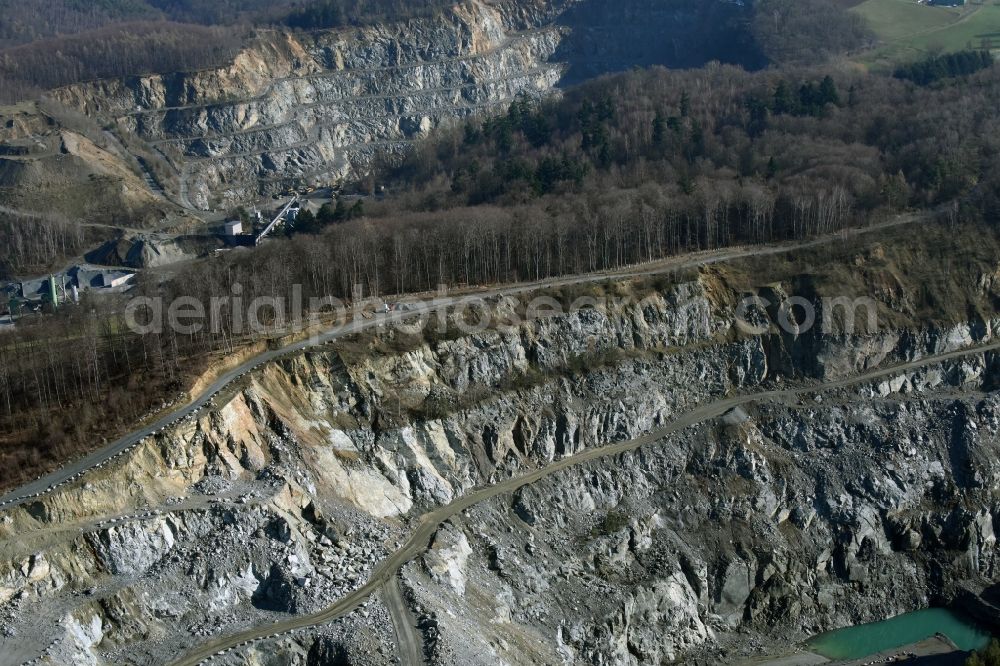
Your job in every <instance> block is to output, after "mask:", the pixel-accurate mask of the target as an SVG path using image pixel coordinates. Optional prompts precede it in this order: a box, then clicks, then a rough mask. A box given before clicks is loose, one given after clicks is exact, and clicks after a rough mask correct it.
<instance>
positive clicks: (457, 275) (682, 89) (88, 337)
mask: <svg viewBox="0 0 1000 666" xmlns="http://www.w3.org/2000/svg"><path fill="white" fill-rule="evenodd" d="M998 174H1000V68H995V67H993V68H990V69H987V70H983V71H980V72H978V73H975V74H972V75H969V76H965V77H959V78H955V79H948V80H945V81H941V82H939V83H938V84H937V85H934V86H929V87H928V86H918V85H917V84H915V83H913V82H910V81H905V80H900V79H896V78H893V77H886V76H876V75H870V74H864V73H859V72H857V71H855V70H851V69H844V70H837V69H834V70H830V69H828V68H826V69H810V68H806V69H787V68H786V69H783V70H773V71H772V70H768V71H764V72H757V73H748V72H746V71H744V70H742V69H740V68H737V67H730V66H720V65H714V66H710V67H708V68H704V69H700V70H690V71H670V70H665V69H658V68H657V69H651V70H648V71H639V72H631V73H628V74H622V75H616V76H610V77H606V78H602V79H600V80H597V81H594V82H591V83H589V84H586V85H583V86H581V87H578V88H574V89H572V90H570V91H568V92H567V94H566V95H565V96H564V97H562V98H561V99H558V100H552V101H547V102H544V103H542V104H541V105H540V106H536V105H534V104H532V103H529V102H528V101H527V100H519V101H517V102H516V103H514V104H513V105H512V106H511V108H510V110H509V111H508V112H507V113H506V114H503V115H501V116H499V117H496V118H490V119H486V120H475V121H471V122H469V123H468V124H467V125H465V126H462V127H459V128H457V129H455V130H454V131H450V132H446V133H444V134H442V135H440V136H439V137H438V138H437V139H436V140H434V141H430V142H428V143H426V145H425V146H424V147H423V149H421V150H420V151H418V152H416V153H414V154H413V156H412V158H411V159H410V160H409V161H407V163H406V164H405V165H403V166H402V167H401V168H399V169H398V170H396V171H393V172H391V173H387V174H386V175H385V176H384V179H383V182H386V183H387V184H388V186H389V192H390V194H389V196H388V197H387V198H386V199H385V201H382V202H375V201H370V202H368V203H367V204H366V205H360V204H347V203H343V204H341V205H338V206H336V207H331V208H328V209H326V210H325V211H324V212H321V214H320V215H319V216H318V217H313V219H311V220H309V219H308V217H307V218H306V219H304V221H303V225H302V227H300V228H299V229H298V233H297V234H295V235H293V237H292V238H290V239H286V240H281V241H276V242H273V243H269V244H268V245H266V246H264V247H262V248H259V249H258V250H256V251H254V252H253V253H247V254H242V255H241V254H234V255H230V256H224V257H220V258H216V259H214V260H212V261H205V262H197V263H193V264H189V265H187V266H186V267H185V268H184V269H183V270H181V271H180V272H178V273H177V274H175V275H174V277H173V278H172V279H171V280H169V281H167V282H165V283H160V282H159V281H158V280H155V279H154V280H151V281H149V282H143V283H141V284H140V287H139V289H140V292H141V293H146V294H150V295H162V296H164V297H165V298H166V299H168V300H169V299H171V298H173V297H175V296H179V295H187V296H193V297H195V298H197V299H199V300H202V301H204V302H205V303H206V304H207V303H208V299H209V298H211V297H212V296H217V295H220V294H227V293H230V291H231V287H232V285H233V284H235V283H239V284H241V285H242V288H243V297H244V302H250V300H251V299H253V298H255V297H257V296H279V297H280V296H284V297H290V296H291V294H292V289H293V285H301V286H302V290H303V296H304V298H306V299H308V298H310V297H313V296H320V297H322V296H337V297H341V298H348V297H350V296H351V295H352V294H353V293H354V292H353V289H354V285H361V286H362V288H363V290H364V293H365V294H393V293H406V292H418V291H426V290H433V289H435V288H436V287H437V286H438V285H439V284H448V285H458V284H484V283H505V282H510V281H515V280H528V279H538V278H545V277H548V276H555V275H561V274H569V273H579V272H587V271H595V270H602V269H614V268H618V267H622V266H626V265H631V264H635V263H637V262H643V261H649V260H653V259H657V258H660V257H665V256H669V255H671V254H675V253H679V252H686V251H692V250H699V249H707V248H716V247H722V246H726V245H730V244H735V243H740V244H743V243H765V242H771V241H776V240H781V239H791V238H803V237H809V236H812V235H815V234H822V233H829V232H833V231H836V230H839V229H843V228H845V227H849V226H852V225H866V224H869V223H871V222H873V221H876V220H879V219H884V218H885V217H886V216H889V215H892V214H896V213H898V212H900V211H903V210H907V209H912V208H918V209H932V210H933V209H936V210H937V211H938V212H939V214H940V215H942V216H943V217H944V218H945V219H950V220H957V219H963V220H986V221H988V222H995V221H996V220H997V219H1000V203H998V202H1000V175H998ZM55 240H56V242H58V237H56V238H55ZM102 307H104V306H102V305H101V304H98V303H88V304H85V306H84V307H81V308H68V309H64V310H62V311H60V312H59V313H57V314H56V315H54V316H51V317H46V318H40V319H38V320H36V321H34V322H32V321H25V322H24V325H23V326H22V327H20V330H18V331H17V332H15V333H9V334H7V337H6V338H5V342H6V343H7V344H6V345H5V346H4V347H3V348H2V351H0V354H2V355H3V358H0V439H2V438H6V439H7V440H8V445H6V446H5V447H4V449H5V450H6V451H7V452H8V453H7V458H6V461H7V463H8V468H9V469H12V470H16V469H24V470H29V469H34V466H35V464H36V463H37V462H38V459H41V460H44V459H46V458H47V457H49V458H56V457H60V456H64V455H66V454H67V451H71V450H74V449H75V448H77V447H81V446H86V445H89V444H92V443H93V439H94V437H95V436H96V433H101V432H105V431H106V430H107V429H109V428H110V429H115V428H124V427H125V426H126V425H127V424H129V423H134V422H135V420H136V419H137V418H139V417H141V416H142V415H143V414H145V413H147V411H148V410H149V409H150V408H152V407H153V406H155V405H158V404H159V401H162V399H163V398H162V397H163V395H165V394H166V393H169V392H171V391H176V390H178V387H182V386H184V385H185V382H186V377H187V376H188V373H190V372H192V371H194V370H196V369H197V368H198V367H200V364H202V363H204V362H205V360H206V359H208V358H210V357H211V355H212V354H219V353H225V352H228V351H230V350H232V349H234V348H235V347H236V346H238V345H240V344H242V343H245V342H247V338H246V337H245V336H241V335H239V333H238V331H237V330H235V327H234V326H232V325H229V324H227V323H226V322H223V325H222V326H221V327H220V328H219V329H218V330H216V331H209V330H203V331H200V332H197V333H193V334H191V335H181V334H179V333H176V332H171V331H169V330H168V331H165V332H164V333H163V334H161V335H151V336H136V335H132V334H130V333H129V332H128V331H127V330H125V329H123V328H122V327H121V326H120V325H119V322H120V315H119V314H118V313H117V312H115V311H113V310H110V311H106V312H105V311H102V310H101V308H102ZM40 339H44V340H45V341H46V343H45V344H42V345H40V344H38V340H40ZM137 376H141V377H143V382H142V383H141V386H140V385H138V384H137V382H136V381H135V380H134V378H135V377H137ZM95 405H100V406H101V407H100V409H98V408H97V407H96V406H95ZM69 410H73V411H72V413H73V414H74V416H73V418H71V419H69V418H64V417H62V416H59V415H60V414H66V413H70V412H69ZM23 442H32V443H34V444H37V443H39V442H42V443H43V444H41V445H40V446H36V445H32V446H27V447H24V446H21V444H20V443H23ZM39 456H40V458H38V457H39ZM33 457H35V458H36V459H34V462H33Z"/></svg>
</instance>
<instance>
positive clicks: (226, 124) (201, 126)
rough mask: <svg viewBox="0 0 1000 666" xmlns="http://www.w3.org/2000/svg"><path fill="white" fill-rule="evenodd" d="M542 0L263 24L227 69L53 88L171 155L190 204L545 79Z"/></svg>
mask: <svg viewBox="0 0 1000 666" xmlns="http://www.w3.org/2000/svg"><path fill="white" fill-rule="evenodd" d="M549 18H550V14H549V12H547V11H545V10H543V9H542V8H531V6H530V5H529V6H527V7H518V6H517V5H515V4H512V3H499V4H493V3H485V2H479V1H476V2H470V3H464V4H460V5H457V6H456V7H455V8H454V10H452V11H449V12H446V13H444V14H443V15H441V16H440V17H437V18H432V19H426V20H417V21H409V22H406V23H401V24H389V25H379V26H373V27H368V28H360V29H350V30H340V31H334V32H319V33H297V34H281V33H277V32H263V33H261V34H260V35H259V36H258V37H257V39H256V40H255V43H254V44H253V45H251V46H249V47H248V48H246V49H245V50H244V51H243V52H242V53H241V54H240V55H239V56H238V57H237V58H236V60H235V62H233V64H232V65H230V66H228V67H226V68H223V69H219V70H210V71H203V72H195V73H190V74H175V75H164V76H152V77H143V78H136V79H130V80H126V81H122V80H114V81H100V82H97V83H93V84H83V85H78V86H72V87H70V88H66V89H64V90H61V91H58V93H57V94H58V97H59V98H60V100H61V101H63V102H64V103H66V104H68V105H70V106H72V107H74V108H78V109H80V110H82V111H85V112H86V113H88V114H90V115H100V116H112V117H114V118H116V119H117V121H118V124H119V126H120V127H121V129H122V130H123V131H125V132H128V133H132V134H135V135H138V136H139V137H141V138H143V139H145V140H146V141H148V142H150V143H151V144H153V145H155V146H156V147H157V148H158V149H159V150H160V151H162V152H163V153H164V154H166V155H167V156H169V157H170V158H172V160H173V161H174V163H175V164H176V165H177V167H178V169H179V170H180V171H181V172H182V173H181V175H182V179H183V180H184V183H183V184H182V187H183V192H182V194H183V195H184V198H186V199H187V202H186V203H190V204H193V205H194V206H197V207H199V208H207V207H209V206H213V205H216V204H217V203H219V202H218V201H216V200H215V199H213V195H214V193H219V192H225V194H224V195H222V196H225V197H228V198H231V199H245V198H247V197H248V196H250V195H251V194H256V193H257V192H258V189H260V190H262V191H263V192H273V191H279V190H280V189H282V188H283V187H286V186H287V184H288V183H290V182H294V181H297V180H305V181H308V182H316V183H320V184H329V183H332V182H334V181H336V180H337V179H339V178H341V177H344V176H347V175H348V174H350V173H352V171H353V172H355V173H356V172H363V171H364V169H365V168H366V165H367V164H368V163H369V162H370V160H371V159H372V158H373V157H374V156H375V155H376V154H379V153H389V154H392V153H398V152H399V151H400V150H403V149H404V148H405V147H406V146H407V145H408V143H409V142H411V141H412V140H414V139H416V138H419V137H421V136H423V135H424V134H426V133H427V132H428V131H429V130H431V129H432V128H434V127H436V126H438V125H441V124H443V123H446V122H448V121H449V120H452V119H457V118H463V117H465V116H467V115H469V114H472V113H482V112H490V111H493V110H496V109H500V108H504V107H505V105H507V104H509V102H510V101H511V100H513V99H514V98H516V97H517V96H518V95H521V94H527V95H538V94H540V93H542V92H545V91H548V90H549V89H551V88H552V87H553V86H554V85H555V84H556V83H557V82H558V81H559V78H560V76H561V73H562V66H561V65H560V64H558V63H556V62H549V60H550V58H551V56H552V55H553V53H554V52H555V50H556V48H557V46H558V44H559V41H560V39H561V29H560V28H559V27H558V26H555V25H552V24H551V23H550V22H549Z"/></svg>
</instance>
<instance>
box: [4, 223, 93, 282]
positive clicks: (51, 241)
mask: <svg viewBox="0 0 1000 666" xmlns="http://www.w3.org/2000/svg"><path fill="white" fill-rule="evenodd" d="M84 241H85V238H84V233H83V226H82V225H81V224H80V223H79V222H77V221H74V220H61V219H58V218H55V217H53V218H43V217H37V216H36V217H25V216H22V215H14V214H9V213H0V248H3V252H2V253H0V279H6V278H9V277H11V276H14V275H23V274H25V273H29V272H37V271H38V270H45V269H46V268H48V267H49V265H50V264H51V262H52V260H53V258H56V257H72V256H74V255H77V254H79V253H81V252H82V251H83V250H84V249H85V247H86V246H85V243H84Z"/></svg>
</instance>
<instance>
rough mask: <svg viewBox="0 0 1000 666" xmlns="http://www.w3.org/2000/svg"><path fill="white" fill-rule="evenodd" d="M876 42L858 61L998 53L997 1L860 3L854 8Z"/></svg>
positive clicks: (879, 63) (870, 62)
mask: <svg viewBox="0 0 1000 666" xmlns="http://www.w3.org/2000/svg"><path fill="white" fill-rule="evenodd" d="M851 11H855V12H857V13H858V14H860V15H861V16H863V17H864V18H865V20H866V21H867V22H868V24H869V25H870V26H871V28H872V30H874V31H875V33H876V34H877V35H878V36H879V38H881V40H882V44H881V45H880V46H879V47H878V48H876V49H875V50H874V51H872V52H869V53H866V54H864V55H863V56H861V57H860V58H859V59H860V60H861V61H862V62H864V63H865V64H868V65H872V66H890V65H892V64H893V63H897V62H902V61H910V60H917V59H919V58H922V57H924V56H926V55H927V54H929V53H935V52H947V51H960V50H962V49H966V48H975V49H978V48H984V47H985V48H989V49H992V50H1000V1H998V0H983V1H982V2H970V3H969V4H967V5H966V6H964V7H929V6H927V5H925V4H917V3H916V2H915V1H914V0H866V2H862V3H861V4H859V5H857V6H856V7H854V8H853V9H852V10H851Z"/></svg>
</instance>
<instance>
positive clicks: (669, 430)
mask: <svg viewBox="0 0 1000 666" xmlns="http://www.w3.org/2000/svg"><path fill="white" fill-rule="evenodd" d="M998 349H1000V342H992V343H990V344H986V345H981V346H978V347H971V348H966V349H961V350H957V351H952V352H948V353H944V354H936V355H932V356H926V357H924V358H922V359H919V360H916V361H911V362H908V363H901V364H898V365H894V366H889V367H885V368H880V369H877V370H872V371H869V372H865V373H862V374H859V375H856V376H853V377H849V378H844V379H839V380H835V381H830V382H824V383H822V384H816V385H811V386H804V387H797V388H789V389H782V390H773V391H762V392H760V393H752V394H747V395H740V396H732V397H728V398H723V399H721V400H717V401H715V402H711V403H708V404H705V405H702V406H700V407H697V408H695V409H693V410H691V411H689V412H687V413H685V414H682V415H680V416H679V417H678V418H677V419H676V420H674V421H673V422H671V423H670V424H668V425H666V426H664V427H662V428H658V429H656V430H654V431H652V432H650V433H648V434H647V435H644V436H643V437H639V438H637V439H632V440H628V441H624V442H618V443H615V444H609V445H607V446H601V447H598V448H592V449H588V450H585V451H583V452H581V453H578V454H576V455H573V456H568V457H566V458H562V459H561V460H557V461H555V462H553V463H551V464H549V465H546V466H545V467H541V468H539V469H537V470H535V471H533V472H530V473H528V474H525V475H524V476H520V477H517V478H513V479H509V480H507V481H504V482H501V483H498V484H496V485H493V486H489V487H485V488H481V489H479V490H477V491H474V492H471V493H469V494H468V495H465V496H464V497H461V498H459V499H457V500H455V501H453V502H452V503H450V504H447V505H445V506H442V507H439V508H437V509H435V510H433V511H431V512H429V513H426V514H424V515H423V516H421V517H420V519H419V520H418V521H417V523H416V528H415V529H414V531H413V533H412V534H411V535H410V537H409V539H407V541H406V542H405V543H404V544H403V545H402V547H400V548H399V549H398V550H397V551H395V552H394V553H392V554H391V555H390V556H389V557H388V558H387V559H385V560H383V561H382V562H381V563H380V564H379V565H378V566H377V567H376V568H375V570H374V571H373V572H372V575H371V577H370V578H369V580H368V582H367V583H365V585H363V586H362V587H360V588H358V589H357V590H356V591H354V592H352V593H351V594H349V595H347V596H346V597H343V598H342V599H340V600H338V601H337V602H336V603H334V604H333V605H331V606H330V607H328V608H327V609H325V610H323V611H321V612H319V613H315V614H313V615H304V616H301V617H293V618H290V619H288V620H284V621H281V622H276V623H275V624H273V625H269V626H267V627H255V628H251V629H247V630H246V631H243V632H240V633H237V634H233V635H231V636H227V637H222V638H217V639H214V640H212V641H210V642H208V643H205V644H204V645H202V646H200V647H199V648H197V649H195V650H194V651H192V652H190V653H189V654H188V655H186V656H184V657H183V658H181V659H180V660H178V661H177V662H175V664H174V666H196V665H197V664H201V663H202V662H203V661H205V660H207V659H209V658H211V657H213V656H215V655H218V654H221V653H225V652H228V651H229V650H231V649H234V648H237V647H242V646H245V645H248V644H250V643H252V642H254V641H257V640H261V639H266V638H272V637H276V636H279V635H282V634H290V633H296V632H298V631H303V630H305V629H308V628H309V627H314V626H317V625H322V624H326V623H329V622H332V621H333V620H336V619H339V618H341V617H344V616H345V615H347V614H348V613H350V612H351V611H353V610H355V609H356V608H357V607H358V606H360V605H361V604H362V603H364V602H365V601H366V600H367V599H368V598H369V597H370V596H371V595H372V594H373V593H375V592H377V591H379V590H381V589H386V588H387V587H388V586H391V585H395V584H396V580H395V577H396V576H397V574H398V573H399V570H400V568H401V567H402V566H403V565H404V564H406V563H407V562H409V561H411V560H413V559H415V558H416V557H418V556H419V555H420V554H422V553H423V552H424V551H426V550H427V548H428V546H429V543H430V540H431V538H432V537H433V535H434V533H435V532H436V531H437V529H438V527H439V526H440V525H441V524H442V523H444V522H445V521H447V520H449V519H450V518H452V517H453V516H456V515H458V514H460V513H462V512H463V511H465V510H466V509H468V508H470V507H472V506H474V505H476V504H479V503H480V502H485V501H487V500H490V499H493V498H495V497H498V496H500V495H504V494H508V493H512V492H514V491H516V490H518V489H520V488H522V487H524V486H527V485H530V484H533V483H536V482H538V481H540V480H541V479H544V478H546V477H548V476H551V475H553V474H555V473H557V472H560V471H563V470H565V469H569V468H571V467H576V466H579V465H583V464H586V463H588V462H592V461H595V460H599V459H602V458H610V457H612V456H617V455H620V454H622V453H627V452H630V451H635V450H636V449H638V448H640V447H643V446H649V445H651V444H655V443H658V442H661V441H662V440H663V439H665V438H666V437H668V436H670V435H672V434H674V433H677V432H679V431H681V430H684V429H685V428H688V427H691V426H694V425H697V424H700V423H703V422H705V421H710V420H712V419H715V418H718V417H720V416H723V415H724V414H726V413H727V412H729V411H730V410H732V409H735V408H737V407H741V406H744V405H748V404H750V403H755V402H766V401H771V400H781V399H785V400H787V399H791V398H797V397H800V396H803V395H808V394H814V393H820V392H827V391H832V390H836V389H840V388H845V387H849V386H855V385H858V384H864V383H866V382H871V381H874V380H876V379H881V378H883V377H889V376H893V375H898V374H900V373H903V372H907V371H909V370H915V369H918V368H922V367H926V366H930V365H935V364H938V363H942V362H945V361H949V360H953V359H958V358H963V357H966V356H971V355H976V354H983V353H986V352H989V351H995V350H998Z"/></svg>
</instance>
